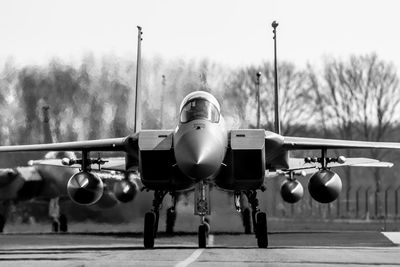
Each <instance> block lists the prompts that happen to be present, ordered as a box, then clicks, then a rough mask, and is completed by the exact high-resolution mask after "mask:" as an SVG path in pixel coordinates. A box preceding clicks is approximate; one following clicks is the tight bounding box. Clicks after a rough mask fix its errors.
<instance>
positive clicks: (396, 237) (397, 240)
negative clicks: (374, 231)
mask: <svg viewBox="0 0 400 267" xmlns="http://www.w3.org/2000/svg"><path fill="white" fill-rule="evenodd" d="M381 233H382V234H383V235H384V236H385V237H386V238H387V239H389V240H390V241H391V242H392V243H394V244H396V245H400V232H381Z"/></svg>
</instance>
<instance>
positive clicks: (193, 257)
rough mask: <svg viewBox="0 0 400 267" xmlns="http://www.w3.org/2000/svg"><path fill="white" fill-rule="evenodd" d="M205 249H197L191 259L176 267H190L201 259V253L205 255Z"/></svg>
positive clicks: (179, 263) (188, 258)
mask: <svg viewBox="0 0 400 267" xmlns="http://www.w3.org/2000/svg"><path fill="white" fill-rule="evenodd" d="M203 251H204V248H199V249H196V250H195V251H194V252H193V253H192V254H191V255H190V256H189V257H187V258H186V259H184V260H183V261H181V262H178V263H177V264H176V265H175V267H186V266H189V264H191V263H193V262H195V261H196V260H197V258H198V257H200V255H201V253H203Z"/></svg>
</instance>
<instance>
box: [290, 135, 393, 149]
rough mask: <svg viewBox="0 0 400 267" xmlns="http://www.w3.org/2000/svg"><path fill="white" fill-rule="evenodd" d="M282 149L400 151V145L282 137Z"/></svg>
mask: <svg viewBox="0 0 400 267" xmlns="http://www.w3.org/2000/svg"><path fill="white" fill-rule="evenodd" d="M283 147H284V148H285V149H287V150H302V149H304V150H309V149H310V150H311V149H321V148H330V149H346V148H354V149H356V148H378V149H384V148H388V149H400V143H394V142H367V141H350V140H339V139H322V138H307V137H291V136H284V137H283Z"/></svg>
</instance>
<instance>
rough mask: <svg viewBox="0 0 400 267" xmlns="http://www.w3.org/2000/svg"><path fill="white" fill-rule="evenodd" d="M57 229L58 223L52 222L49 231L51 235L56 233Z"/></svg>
mask: <svg viewBox="0 0 400 267" xmlns="http://www.w3.org/2000/svg"><path fill="white" fill-rule="evenodd" d="M58 229H59V223H58V222H57V221H56V220H53V223H52V224H51V231H52V232H53V233H58Z"/></svg>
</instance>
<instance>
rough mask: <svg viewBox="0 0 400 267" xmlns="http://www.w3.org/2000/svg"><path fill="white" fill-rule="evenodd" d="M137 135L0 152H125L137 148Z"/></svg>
mask: <svg viewBox="0 0 400 267" xmlns="http://www.w3.org/2000/svg"><path fill="white" fill-rule="evenodd" d="M137 140H138V138H137V135H134V136H128V137H122V138H110V139H99V140H90V141H75V142H61V143H52V144H38V145H16V146H0V152H17V151H82V150H87V151H126V150H128V149H132V148H135V146H134V145H135V144H136V147H137Z"/></svg>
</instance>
